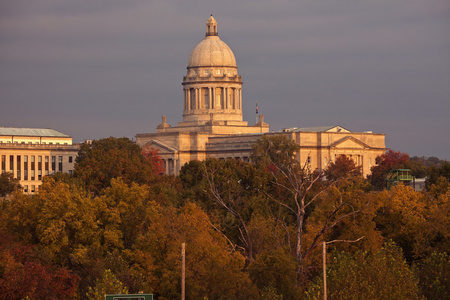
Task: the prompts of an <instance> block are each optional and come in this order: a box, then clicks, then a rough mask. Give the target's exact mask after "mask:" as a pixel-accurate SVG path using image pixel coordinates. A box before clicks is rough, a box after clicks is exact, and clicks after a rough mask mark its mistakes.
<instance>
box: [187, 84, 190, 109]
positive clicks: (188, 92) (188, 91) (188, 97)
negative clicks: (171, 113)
mask: <svg viewBox="0 0 450 300" xmlns="http://www.w3.org/2000/svg"><path fill="white" fill-rule="evenodd" d="M187 99H188V110H191V89H190V88H189V89H187Z"/></svg>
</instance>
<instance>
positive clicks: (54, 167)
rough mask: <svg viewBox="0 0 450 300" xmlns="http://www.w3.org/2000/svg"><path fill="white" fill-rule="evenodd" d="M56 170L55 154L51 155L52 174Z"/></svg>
mask: <svg viewBox="0 0 450 300" xmlns="http://www.w3.org/2000/svg"><path fill="white" fill-rule="evenodd" d="M55 170H56V156H52V174H53V173H55Z"/></svg>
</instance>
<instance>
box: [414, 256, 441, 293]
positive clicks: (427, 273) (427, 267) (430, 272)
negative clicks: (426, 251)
mask: <svg viewBox="0 0 450 300" xmlns="http://www.w3.org/2000/svg"><path fill="white" fill-rule="evenodd" d="M414 272H415V274H416V276H417V278H419V287H420V290H421V292H422V295H424V296H425V298H427V299H430V300H431V299H436V300H440V299H450V257H449V256H448V254H447V253H446V252H442V253H438V252H433V253H432V254H431V256H429V257H427V258H426V259H424V260H423V261H421V262H419V263H418V264H416V265H415V266H414Z"/></svg>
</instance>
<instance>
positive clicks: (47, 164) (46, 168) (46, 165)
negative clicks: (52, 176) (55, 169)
mask: <svg viewBox="0 0 450 300" xmlns="http://www.w3.org/2000/svg"><path fill="white" fill-rule="evenodd" d="M48 160H49V157H48V156H46V157H45V173H46V174H45V175H48V169H49V163H48Z"/></svg>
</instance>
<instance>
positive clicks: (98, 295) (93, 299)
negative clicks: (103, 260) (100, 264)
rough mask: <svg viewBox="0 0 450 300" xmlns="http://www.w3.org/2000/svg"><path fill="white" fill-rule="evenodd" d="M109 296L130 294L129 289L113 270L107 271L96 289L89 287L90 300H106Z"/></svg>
mask: <svg viewBox="0 0 450 300" xmlns="http://www.w3.org/2000/svg"><path fill="white" fill-rule="evenodd" d="M107 294H125V295H126V294H128V289H127V287H126V286H124V285H123V283H122V282H120V280H119V279H117V277H116V276H115V275H114V274H113V273H112V272H111V270H105V272H104V273H103V277H102V278H101V279H99V280H97V281H96V283H95V286H94V288H92V287H89V291H88V292H87V293H86V297H87V299H89V300H104V299H105V295H107Z"/></svg>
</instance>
